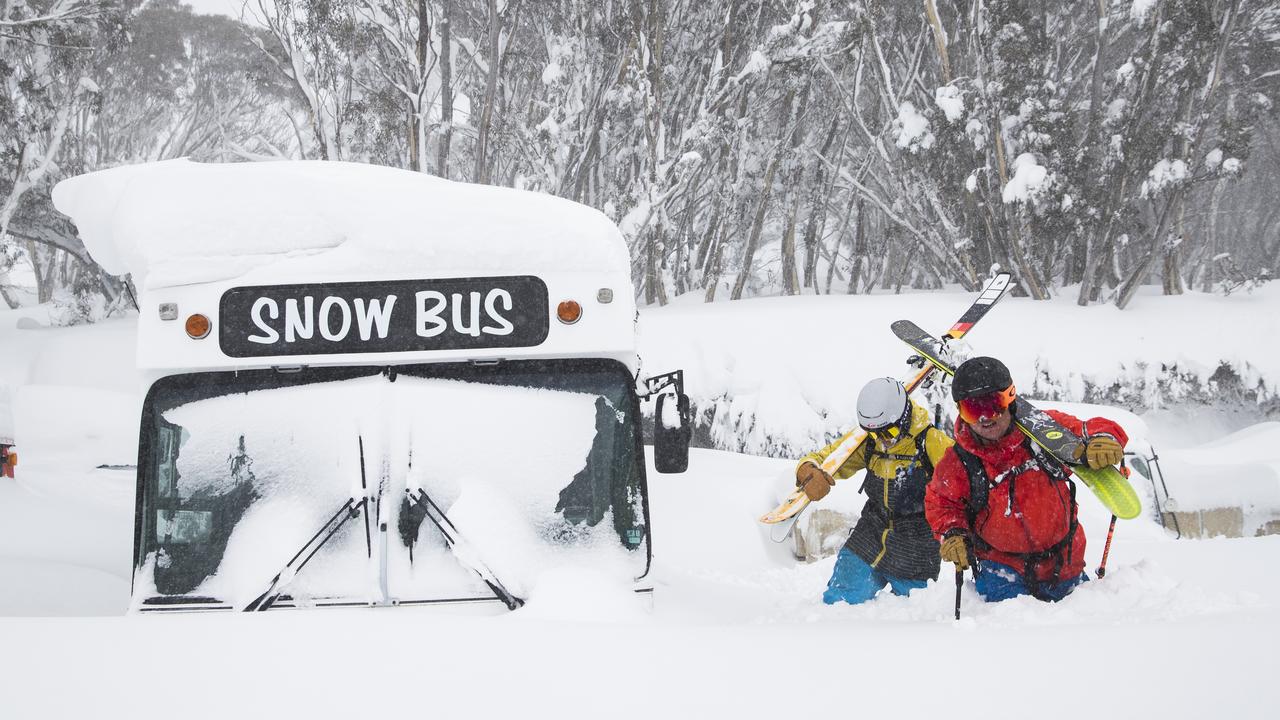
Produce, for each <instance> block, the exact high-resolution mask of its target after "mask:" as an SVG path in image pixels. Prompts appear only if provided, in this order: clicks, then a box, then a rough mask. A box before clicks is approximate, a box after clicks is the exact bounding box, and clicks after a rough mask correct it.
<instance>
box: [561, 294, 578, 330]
mask: <svg viewBox="0 0 1280 720" xmlns="http://www.w3.org/2000/svg"><path fill="white" fill-rule="evenodd" d="M556 317H558V318H560V322H562V323H564V324H565V325H572V324H574V323H576V322H578V321H579V320H581V319H582V306H581V305H579V304H578V301H577V300H564V301H562V302H561V303H560V304H559V305H557V306H556Z"/></svg>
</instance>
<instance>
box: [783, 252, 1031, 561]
mask: <svg viewBox="0 0 1280 720" xmlns="http://www.w3.org/2000/svg"><path fill="white" fill-rule="evenodd" d="M1012 277H1013V276H1012V275H1010V274H1009V273H1007V272H1002V273H996V275H995V277H993V278H991V279H990V280H988V281H987V282H986V284H985V285H983V286H982V291H981V292H979V293H978V297H977V299H975V300H974V301H973V304H972V305H970V306H969V308H968V309H967V310H965V311H964V314H963V315H961V316H960V319H959V320H957V321H956V322H955V324H953V325H952V326H951V327H950V329H948V330H947V331H946V332H945V333H943V337H945V338H947V339H948V340H958V339H960V338H962V337H964V336H965V335H966V334H968V333H969V331H970V330H971V329H972V328H973V326H974V324H975V323H977V322H978V321H979V320H981V319H982V318H983V316H985V315H986V314H987V312H988V311H990V310H991V307H992V306H993V305H995V304H996V302H998V301H999V300H1000V298H1002V297H1004V296H1005V293H1007V292H1008V291H1009V288H1010V287H1011V283H1012ZM934 370H935V368H934V366H933V365H932V364H929V363H925V364H924V367H922V368H920V369H919V371H918V372H916V373H914V374H913V375H912V376H911V378H909V379H908V380H906V381H904V382H903V383H902V384H903V386H904V387H905V388H906V390H907V394H908V395H910V394H911V393H913V392H915V390H916V388H918V387H920V386H921V385H924V383H925V381H926V380H928V379H929V377H930V376H931V375H933V372H934ZM866 436H867V434H866V433H864V432H861V431H860V430H859V431H857V432H853V433H850V434H849V435H847V436H846V437H845V439H844V442H842V443H840V445H839V446H837V447H836V449H835V450H834V451H832V453H831V454H830V455H828V456H827V458H826V459H825V460H823V461H822V465H821V467H822V469H823V470H824V471H826V473H827V474H828V475H834V474H835V472H836V470H838V469H839V468H840V466H841V465H844V463H845V461H846V460H848V459H849V456H850V455H852V454H853V451H854V450H857V449H858V446H859V445H861V444H862V441H863V439H865V438H866ZM808 506H809V496H808V495H805V494H804V490H802V489H799V488H797V489H796V490H794V491H792V493H791V494H790V495H787V497H786V498H784V499H783V501H782V502H781V503H780V504H779V505H778V506H777V507H775V508H774V509H772V510H770V511H769V512H767V513H765V514H764V515H761V516H760V522H762V523H764V524H766V525H773V524H776V523H781V522H784V521H786V520H790V519H791V518H793V517H795V516H797V515H799V514H800V513H801V512H803V511H804V509H805V508H806V507H808ZM791 527H794V523H792V524H791ZM787 535H790V530H789V528H788V531H787V532H785V533H782V538H781V539H776V540H775V541H774V542H782V540H785V539H786V537H787Z"/></svg>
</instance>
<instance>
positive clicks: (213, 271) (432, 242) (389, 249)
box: [53, 160, 628, 290]
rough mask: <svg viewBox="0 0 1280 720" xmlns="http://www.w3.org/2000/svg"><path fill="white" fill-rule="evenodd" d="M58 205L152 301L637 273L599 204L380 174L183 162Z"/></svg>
mask: <svg viewBox="0 0 1280 720" xmlns="http://www.w3.org/2000/svg"><path fill="white" fill-rule="evenodd" d="M53 200H54V204H55V205H56V206H57V208H58V209H59V210H60V211H62V212H63V213H66V214H67V215H69V216H71V218H72V219H74V220H75V222H76V226H77V227H78V228H79V231H80V236H81V238H82V239H83V240H84V243H85V246H86V247H87V248H88V250H89V253H90V254H91V255H92V256H93V258H94V260H96V261H97V262H98V264H100V265H101V266H102V267H103V269H105V270H106V271H107V272H109V273H112V274H114V275H123V274H125V273H129V274H131V275H132V276H133V280H134V283H135V285H136V286H137V287H138V288H139V289H141V290H154V289H158V288H165V287H174V286H179V285H189V284H192V283H204V282H215V281H219V280H230V279H237V280H238V281H239V282H240V284H257V285H261V284H272V283H276V282H279V281H281V280H282V279H286V278H287V281H288V282H305V281H308V280H311V281H321V282H330V281H336V280H346V279H366V278H369V277H404V276H406V273H407V274H408V275H410V276H412V275H415V274H422V273H423V272H427V273H429V274H430V275H431V276H434V277H447V276H450V275H457V274H493V273H505V272H510V271H511V269H512V268H520V270H519V272H520V273H521V274H526V275H539V274H542V273H544V272H619V271H620V272H627V268H628V255H627V248H626V245H625V243H624V241H623V239H622V235H621V233H619V231H618V229H617V226H615V225H614V224H613V222H612V221H610V220H609V219H608V218H607V217H605V216H604V215H603V214H602V213H600V212H599V211H597V210H594V209H592V208H589V207H587V206H585V205H581V204H579V203H575V202H572V201H570V200H565V199H562V198H557V197H554V196H551V195H546V194H543V193H536V192H528V191H522V190H514V189H511V188H502V187H494V186H489V185H472V184H468V183H458V182H451V181H449V180H443V179H441V178H437V177H432V176H430V175H424V174H422V173H415V172H410V171H407V170H399V169H395V168H387V167H381V166H376V165H361V164H357V163H340V162H322V161H279V162H252V163H228V164H207V163H196V162H190V161H188V160H170V161H165V162H157V163H146V164H142V165H129V166H124V167H118V168H113V169H110V170H102V171H99V172H94V173H89V174H87V175H81V176H79V177H74V178H70V179H68V180H64V181H62V182H60V183H58V186H57V187H56V188H55V189H54V192H53Z"/></svg>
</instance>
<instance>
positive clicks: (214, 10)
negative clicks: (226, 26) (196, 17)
mask: <svg viewBox="0 0 1280 720" xmlns="http://www.w3.org/2000/svg"><path fill="white" fill-rule="evenodd" d="M182 2H183V3H184V4H186V5H190V6H191V9H192V10H194V11H196V12H197V13H200V14H202V15H226V16H227V17H233V18H239V17H240V9H241V8H242V7H243V6H244V0H182Z"/></svg>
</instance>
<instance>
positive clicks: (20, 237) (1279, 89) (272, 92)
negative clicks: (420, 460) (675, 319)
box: [0, 0, 1280, 323]
mask: <svg viewBox="0 0 1280 720" xmlns="http://www.w3.org/2000/svg"><path fill="white" fill-rule="evenodd" d="M0 2H2V3H3V4H2V5H0V7H3V12H2V13H0V298H2V299H3V301H4V302H5V303H6V304H7V305H8V306H9V307H17V306H19V305H24V304H34V303H48V302H52V303H55V304H57V305H58V306H59V308H61V312H60V313H59V314H58V317H59V318H61V321H62V322H65V323H77V322H85V321H92V320H95V319H99V318H101V317H104V316H106V315H110V314H114V313H119V312H131V311H132V310H133V309H134V308H133V304H132V300H131V298H132V295H133V293H132V288H131V287H130V284H129V279H128V278H116V277H110V276H108V275H106V274H105V273H103V272H102V270H101V269H100V268H98V267H97V265H96V264H95V263H94V262H93V260H92V259H91V258H90V257H89V256H88V255H87V253H86V252H85V249H84V246H83V244H82V243H81V242H80V240H79V239H78V237H77V235H76V229H75V227H74V226H73V225H72V224H71V223H70V222H69V220H68V219H67V218H66V217H64V216H62V215H60V214H59V213H58V212H56V211H55V210H54V209H53V206H52V203H51V200H50V192H51V189H52V187H53V185H54V184H56V183H57V182H58V181H59V180H61V179H63V178H66V177H70V176H72V175H76V174H80V173H84V172H89V171H93V170H98V169H103V168H109V167H113V166H117V165H123V164H131V163H139V162H147V161H155V160H164V159H169V158H178V157H190V158H193V159H196V160H202V161H213V162H231V161H253V160H268V159H315V160H342V161H356V162H367V163H377V164H382V165H390V166H394V167H401V168H406V169H409V170H413V171H418V172H425V173H430V174H433V175H438V176H441V177H447V178H449V179H452V180H460V181H466V182H478V183H490V184H497V185H506V186H514V187H520V188H525V189H530V190H536V191H541V192H547V193H551V194H555V195H559V196H563V197H567V198H571V199H573V200H577V201H579V202H583V203H586V204H588V205H590V206H592V207H596V208H598V209H600V210H602V211H603V212H604V213H606V214H607V215H609V216H610V217H611V218H612V219H613V220H615V221H616V222H618V224H619V226H620V227H621V228H622V231H623V233H624V235H625V237H626V240H627V242H628V244H629V247H630V251H631V257H632V268H633V278H634V280H635V286H636V290H637V293H638V295H639V298H640V301H641V302H642V303H644V304H646V305H663V304H666V303H668V302H669V301H671V300H672V299H673V298H675V297H676V296H679V295H684V294H687V293H695V297H698V298H699V299H703V300H706V301H708V302H709V301H714V300H722V299H739V298H743V297H752V296H760V295H797V294H840V293H868V292H882V291H888V292H896V291H900V290H902V289H904V288H916V289H928V288H938V287H943V286H945V285H959V286H961V287H964V288H967V289H970V290H972V289H975V288H976V287H978V285H979V284H980V281H981V279H982V278H983V277H985V276H987V275H988V274H989V272H990V271H991V269H992V267H993V266H997V265H998V266H999V267H1001V268H1005V269H1008V270H1010V271H1011V272H1013V273H1014V274H1015V276H1016V277H1017V279H1018V281H1019V292H1021V293H1026V294H1028V295H1030V296H1032V297H1034V298H1037V299H1047V298H1050V297H1054V296H1058V295H1064V294H1065V295H1069V296H1071V297H1072V298H1074V299H1075V301H1076V302H1077V303H1079V304H1081V305H1087V304H1092V303H1113V304H1115V305H1117V306H1118V307H1120V308H1124V307H1125V306H1126V305H1128V304H1129V302H1130V300H1131V299H1132V298H1133V297H1134V293H1135V292H1136V290H1137V288H1138V286H1139V285H1142V284H1144V283H1152V282H1155V283H1160V284H1161V286H1162V288H1163V292H1164V293H1165V294H1179V293H1182V292H1183V291H1184V290H1185V289H1187V288H1194V289H1196V290H1204V291H1215V292H1225V293H1230V292H1236V291H1243V290H1248V289H1250V288H1252V287H1253V286H1255V285H1256V284H1257V283H1260V282H1264V281H1266V280H1267V279H1268V278H1269V277H1270V276H1271V274H1272V272H1274V270H1275V269H1276V268H1277V266H1280V202H1277V200H1276V188H1278V187H1280V146H1278V144H1280V123H1278V122H1277V120H1278V117H1277V113H1276V101H1277V99H1280V7H1278V6H1277V5H1276V4H1274V3H1269V2H1258V1H1256V0H1255V1H1249V0H1134V1H1133V2H1127V1H1125V0H1121V1H1119V2H1116V1H1114V0H1092V1H1091V2H1063V3H1060V2H1047V1H1028V2H1011V1H1009V0H919V1H917V0H901V1H900V2H885V1H875V0H835V1H832V2H815V1H813V0H802V1H801V2H793V1H792V2H781V1H776V0H765V1H763V2H754V1H747V0H699V1H698V2H693V1H692V0H400V1H399V2H391V1H389V0H249V2H247V3H246V4H244V5H243V6H238V7H239V10H238V12H236V11H233V13H235V14H237V15H238V18H233V17H228V16H225V15H203V14H196V13H194V12H193V11H192V10H191V8H190V7H188V6H185V5H181V4H179V3H177V2H175V0H152V2H148V3H145V4H139V3H136V2H120V1H118V0H0ZM423 222H424V223H430V218H423Z"/></svg>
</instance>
